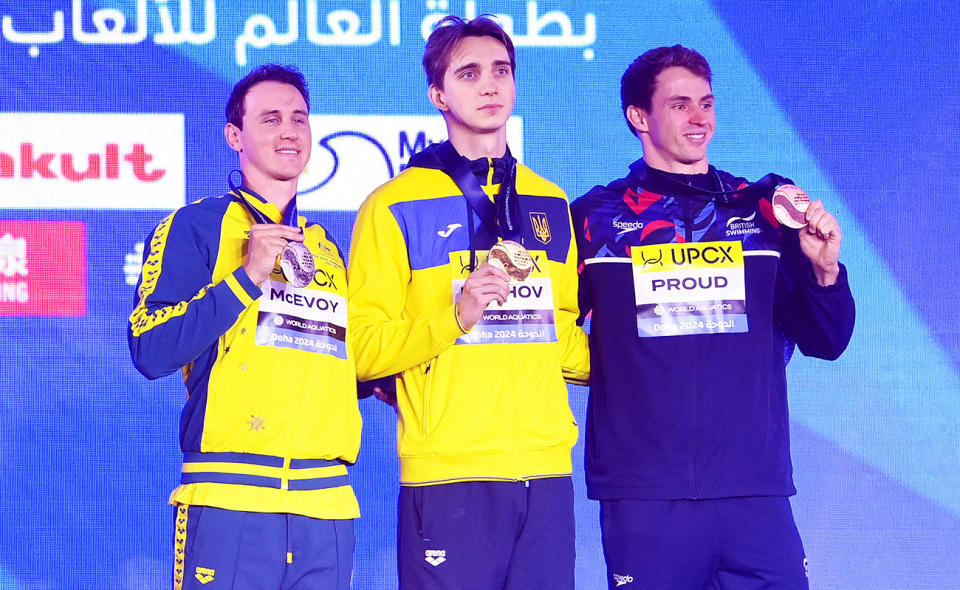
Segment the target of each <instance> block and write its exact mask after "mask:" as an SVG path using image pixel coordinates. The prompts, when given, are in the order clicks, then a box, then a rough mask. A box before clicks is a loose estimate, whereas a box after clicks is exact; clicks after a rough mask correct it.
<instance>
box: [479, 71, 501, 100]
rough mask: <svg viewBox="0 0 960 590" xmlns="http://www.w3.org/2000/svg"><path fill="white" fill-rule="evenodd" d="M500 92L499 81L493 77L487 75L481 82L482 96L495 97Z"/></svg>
mask: <svg viewBox="0 0 960 590" xmlns="http://www.w3.org/2000/svg"><path fill="white" fill-rule="evenodd" d="M498 92H500V89H499V88H498V86H497V80H496V79H495V78H494V77H493V76H489V75H485V76H483V78H482V79H481V82H480V94H482V95H484V96H493V95H494V94H497V93H498Z"/></svg>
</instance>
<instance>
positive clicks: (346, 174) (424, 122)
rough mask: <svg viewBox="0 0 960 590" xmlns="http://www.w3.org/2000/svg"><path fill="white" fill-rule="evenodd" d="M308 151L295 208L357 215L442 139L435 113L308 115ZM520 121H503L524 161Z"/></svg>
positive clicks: (440, 121)
mask: <svg viewBox="0 0 960 590" xmlns="http://www.w3.org/2000/svg"><path fill="white" fill-rule="evenodd" d="M310 127H311V131H312V133H313V142H314V143H313V150H312V152H311V154H310V162H309V163H308V164H307V168H306V169H305V170H304V171H303V174H302V175H301V176H300V183H299V189H300V192H299V196H298V198H297V206H298V207H299V208H300V210H301V211H304V210H307V211H309V210H327V211H356V210H357V209H358V208H359V207H360V204H361V203H362V202H363V200H364V199H365V198H367V195H369V194H370V193H371V192H373V190H374V189H376V188H377V187H378V186H380V185H381V184H383V183H385V182H387V181H388V180H390V179H391V178H393V177H394V176H396V175H397V174H399V173H400V172H401V171H402V170H403V169H404V168H405V167H406V165H407V162H408V161H409V160H410V156H411V155H413V154H414V153H416V152H418V151H420V150H422V149H423V148H425V147H427V146H428V145H430V144H433V143H440V142H443V141H445V140H446V139H447V127H446V125H445V124H444V122H443V117H441V116H440V115H430V116H407V115H369V116H366V115H364V116H339V115H311V116H310ZM522 130H523V123H522V121H521V119H520V117H511V118H510V120H509V121H507V142H508V144H509V145H510V151H511V153H512V154H513V155H514V157H515V158H517V160H518V161H520V162H522V161H523V132H522Z"/></svg>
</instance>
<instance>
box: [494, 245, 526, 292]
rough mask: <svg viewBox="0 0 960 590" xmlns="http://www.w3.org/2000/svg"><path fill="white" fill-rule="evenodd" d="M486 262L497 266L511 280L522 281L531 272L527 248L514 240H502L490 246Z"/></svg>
mask: <svg viewBox="0 0 960 590" xmlns="http://www.w3.org/2000/svg"><path fill="white" fill-rule="evenodd" d="M487 262H489V263H490V264H492V265H494V266H496V267H499V268H500V269H502V270H503V272H505V273H507V274H508V275H509V276H510V280H511V281H517V282H520V281H523V280H524V279H526V278H527V277H528V276H530V273H531V272H533V267H534V264H533V258H531V257H530V253H529V252H527V249H526V248H524V247H523V246H521V245H520V244H518V243H517V242H514V241H513V240H504V241H502V242H497V243H496V244H494V245H493V246H492V247H491V248H490V253H489V255H488V256H487Z"/></svg>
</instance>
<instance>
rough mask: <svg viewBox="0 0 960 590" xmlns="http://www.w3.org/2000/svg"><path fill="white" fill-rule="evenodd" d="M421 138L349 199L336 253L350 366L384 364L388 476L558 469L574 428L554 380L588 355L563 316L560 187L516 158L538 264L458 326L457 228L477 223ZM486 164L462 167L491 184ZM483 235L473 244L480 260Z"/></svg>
mask: <svg viewBox="0 0 960 590" xmlns="http://www.w3.org/2000/svg"><path fill="white" fill-rule="evenodd" d="M431 149H432V148H427V150H425V151H424V152H421V153H420V154H418V155H416V156H414V157H413V158H411V161H410V166H409V167H408V168H407V169H406V170H404V171H403V172H402V173H401V174H399V175H398V176H397V177H396V178H394V179H393V180H391V181H390V182H388V183H387V184H385V185H383V186H381V187H380V188H379V189H377V190H376V191H375V192H374V193H373V194H371V195H370V196H369V197H368V198H367V200H366V201H365V202H364V203H363V205H362V206H361V208H360V212H359V216H358V218H357V223H356V225H355V227H354V233H353V244H352V246H351V251H350V269H349V277H350V325H351V328H352V329H353V330H354V336H355V338H354V341H353V344H354V347H355V349H356V353H357V373H358V376H359V377H360V379H362V380H367V379H373V378H379V377H384V376H389V375H395V374H396V375H397V402H398V409H399V425H398V433H397V436H398V442H397V447H398V453H399V455H400V471H401V473H400V480H401V484H402V485H430V484H439V483H447V482H454V481H470V480H474V481H476V480H491V481H497V480H509V481H516V480H525V479H531V478H539V477H550V476H557V475H569V474H570V473H571V471H572V469H571V463H570V449H571V447H572V446H573V444H574V443H575V442H576V438H577V426H576V423H575V422H574V418H573V415H572V414H571V412H570V408H569V404H568V402H567V388H566V385H565V383H564V378H566V379H568V380H570V381H574V382H581V383H582V382H585V381H586V379H587V376H588V373H589V356H588V348H587V343H586V336H585V335H584V333H583V332H582V330H581V329H580V328H579V327H577V326H576V319H577V273H576V260H577V253H576V245H575V243H574V241H573V239H572V230H571V225H570V214H569V206H568V203H567V200H566V197H565V196H564V194H563V192H562V191H561V190H560V189H559V188H558V187H557V186H556V185H554V184H553V183H550V182H548V181H546V180H544V179H543V178H541V177H539V176H537V175H536V174H534V173H533V172H532V171H531V170H530V169H529V168H527V167H525V166H522V165H518V166H517V179H516V189H517V191H516V192H517V194H518V195H519V202H520V208H521V210H522V217H523V218H524V219H527V220H529V223H526V224H525V229H524V234H523V243H524V245H525V246H526V248H527V249H528V250H529V251H530V252H531V255H532V256H534V258H535V260H536V261H537V266H538V268H539V270H536V271H534V274H533V275H531V278H528V279H527V280H526V281H524V283H521V284H520V285H514V286H513V293H512V295H511V298H510V301H508V303H507V305H505V306H504V308H503V309H502V310H500V309H495V308H497V304H491V306H490V307H489V308H488V312H487V314H485V316H484V319H483V320H481V323H482V324H483V325H479V324H478V326H476V327H474V329H473V330H472V331H471V332H470V333H469V334H464V332H463V331H462V330H461V329H460V327H459V326H458V323H457V320H456V317H455V312H454V298H455V296H456V294H458V289H459V287H460V285H462V283H463V280H464V279H466V277H467V275H468V274H469V272H470V257H471V248H472V246H471V236H470V235H469V234H470V228H471V227H479V226H480V220H479V218H478V217H477V216H476V214H474V213H473V212H472V211H471V209H470V208H469V205H468V203H467V200H466V198H465V197H464V196H463V194H462V193H461V192H460V190H459V189H458V188H457V186H456V184H455V183H454V182H453V180H451V178H450V177H449V176H448V175H447V174H446V173H444V172H443V171H441V170H439V169H438V165H435V164H434V161H433V160H431V158H430V150H431ZM490 163H491V162H490V161H488V160H477V161H474V162H472V163H471V167H472V168H474V173H475V174H476V175H477V177H478V178H479V179H480V183H481V185H483V186H484V190H485V191H486V192H487V194H491V195H492V194H495V193H496V191H497V190H498V189H499V184H498V183H499V179H498V178H497V176H498V175H502V168H501V163H500V161H499V160H494V161H493V162H492V163H493V165H490ZM468 215H472V216H473V219H470V218H468ZM491 240H492V238H491ZM491 244H492V241H491V242H490V243H488V244H482V245H481V247H480V248H478V249H477V250H478V252H477V254H478V256H479V258H480V260H482V259H483V258H484V257H485V255H486V249H488V248H489V246H490V245H491ZM476 245H477V244H476V242H474V243H473V246H476ZM531 279H533V280H531ZM550 291H552V296H551V297H549V301H547V300H546V297H548V296H549V294H550ZM525 297H528V298H529V302H528V301H525V299H524V298H525ZM537 297H539V299H537ZM547 308H549V309H547ZM518 318H525V319H518ZM531 318H533V319H531ZM527 320H530V322H531V323H524V322H525V321H527ZM537 322H540V323H537Z"/></svg>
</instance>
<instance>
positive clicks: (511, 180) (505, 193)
mask: <svg viewBox="0 0 960 590" xmlns="http://www.w3.org/2000/svg"><path fill="white" fill-rule="evenodd" d="M436 155H437V158H438V159H439V160H440V165H441V166H442V167H443V171H444V172H446V173H447V175H449V176H450V178H452V179H453V181H454V182H455V183H456V184H457V187H458V188H459V189H460V191H461V192H462V193H463V196H464V197H466V198H467V202H468V203H470V207H472V208H473V210H474V211H476V212H477V215H479V216H480V223H481V227H482V226H483V225H486V226H488V227H489V228H490V229H491V230H492V233H493V234H494V235H498V236H500V237H502V238H503V239H504V240H513V241H515V242H522V240H523V238H522V236H523V226H522V223H521V218H520V199H519V198H518V197H517V193H516V186H515V185H516V178H517V161H516V160H515V159H514V157H513V156H512V155H510V150H509V149H508V150H507V153H506V156H505V157H504V161H505V162H506V169H505V170H504V172H503V178H502V179H501V180H500V192H499V193H497V197H496V199H495V202H496V204H494V203H491V202H490V197H488V196H487V193H485V192H484V191H483V187H481V186H480V181H478V180H477V177H476V176H474V174H473V171H472V170H470V166H469V165H468V160H467V159H466V158H465V157H463V156H461V155H460V154H458V153H457V150H456V148H454V147H453V144H452V143H450V142H449V141H445V142H443V143H442V144H440V145H439V146H438V147H437V150H436Z"/></svg>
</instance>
